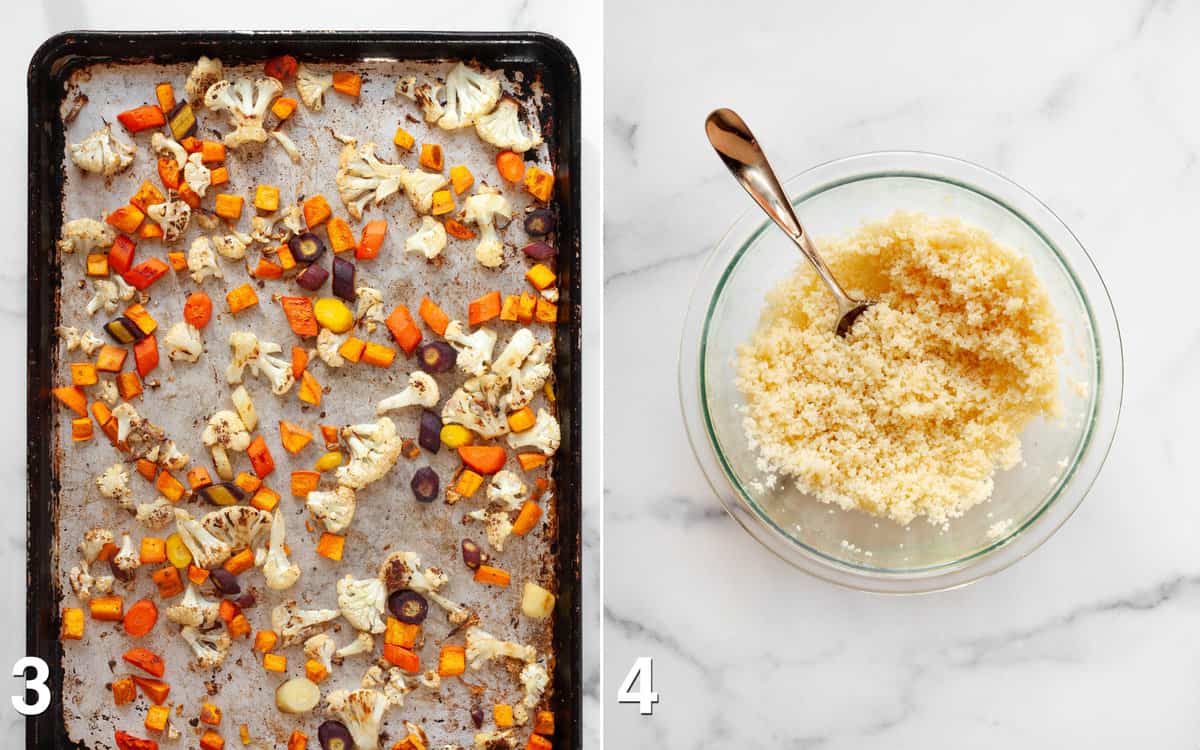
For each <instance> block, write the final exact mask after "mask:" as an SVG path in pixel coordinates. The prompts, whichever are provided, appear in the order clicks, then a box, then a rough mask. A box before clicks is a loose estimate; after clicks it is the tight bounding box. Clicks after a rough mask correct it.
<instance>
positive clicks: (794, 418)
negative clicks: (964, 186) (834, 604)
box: [737, 212, 1062, 525]
mask: <svg viewBox="0 0 1200 750" xmlns="http://www.w3.org/2000/svg"><path fill="white" fill-rule="evenodd" d="M819 247H820V250H821V253H822V256H823V257H824V258H825V260H826V262H827V263H828V264H829V266H830V268H831V269H832V270H833V272H834V274H835V276H836V277H837V278H838V279H839V280H840V281H841V282H842V284H843V286H844V287H845V288H846V289H847V290H848V291H850V293H851V294H853V295H855V296H860V297H863V298H866V299H870V300H872V301H875V302H876V304H874V305H872V306H871V307H870V308H869V309H868V310H867V312H866V313H864V314H863V316H862V317H861V318H860V319H859V320H858V322H856V323H855V324H854V327H853V328H852V329H851V331H850V332H849V334H848V335H847V336H846V338H844V339H841V338H838V337H837V336H836V335H835V334H834V332H833V329H834V319H835V316H836V307H835V305H834V304H833V300H832V298H831V297H830V296H829V294H828V292H827V291H826V290H825V289H824V287H823V286H822V285H821V283H820V281H819V280H818V279H817V276H816V274H815V273H814V272H813V270H812V269H811V267H809V266H808V264H806V263H805V264H803V265H801V267H800V268H798V269H797V271H796V272H795V273H793V274H792V275H790V276H789V277H788V278H786V279H784V280H783V281H781V282H780V283H779V284H777V285H776V286H775V287H774V288H773V289H772V290H771V291H770V292H769V293H768V295H767V305H766V309H765V310H764V311H763V314H762V318H761V321H760V323H759V327H758V329H757V331H755V333H754V334H753V336H752V337H751V339H750V340H749V341H748V342H747V343H746V344H744V345H743V346H742V347H741V348H740V349H739V354H738V360H737V386H738V389H739V390H740V391H741V393H742V394H743V396H744V398H745V400H746V406H745V421H744V427H745V431H746V436H747V438H748V439H749V441H750V444H751V446H752V448H754V449H755V450H757V452H758V454H759V464H760V467H761V468H762V469H763V470H764V471H766V472H767V473H769V474H774V475H781V476H782V477H786V478H790V479H791V480H793V481H794V482H795V484H796V486H797V487H798V488H799V489H800V490H801V491H803V492H806V493H810V494H812V495H814V496H815V497H817V498H818V499H819V500H821V501H823V502H827V503H833V504H836V505H839V506H841V507H842V508H845V509H855V508H857V509H859V510H863V511H866V512H868V513H871V514H874V515H878V516H885V517H887V518H890V519H892V520H894V521H896V522H898V523H901V524H908V523H909V522H911V521H912V520H913V519H914V518H916V517H918V516H924V517H925V518H927V519H928V520H929V521H930V522H931V523H934V524H938V525H942V524H945V523H946V522H947V521H948V520H949V519H951V518H955V517H957V516H961V515H962V514H963V513H964V512H965V511H967V510H968V509H969V508H971V507H972V506H974V505H976V504H978V503H981V502H983V501H985V500H987V499H988V498H989V497H990V496H991V493H992V483H993V475H994V474H995V472H996V470H997V469H1006V468H1011V467H1012V466H1014V465H1015V464H1016V463H1017V462H1018V461H1020V457H1021V442H1020V438H1019V435H1020V433H1021V430H1022V429H1023V428H1024V427H1025V426H1026V425H1027V424H1028V423H1029V422H1030V420H1032V419H1034V418H1035V417H1037V416H1039V415H1050V414H1053V413H1054V412H1055V411H1056V410H1057V408H1058V405H1057V402H1056V390H1057V385H1058V371H1057V365H1056V358H1057V356H1058V354H1059V352H1060V351H1061V349H1062V337H1061V333H1060V331H1059V327H1058V323H1057V320H1056V317H1055V313H1054V309H1053V307H1052V306H1051V304H1050V300H1049V297H1048V295H1047V293H1046V291H1045V289H1044V288H1043V287H1042V284H1041V282H1040V281H1039V280H1038V278H1037V277H1036V276H1035V275H1034V272H1033V266H1032V264H1031V263H1030V262H1029V260H1028V259H1027V258H1025V257H1024V256H1022V255H1020V254H1019V253H1018V252H1016V251H1015V250H1013V249H1011V248H1009V247H1006V246H1004V245H1001V244H999V243H998V242H997V241H996V240H995V239H994V238H993V237H992V236H991V235H990V234H988V233H987V232H985V231H984V230H982V229H979V228H977V227H973V226H970V225H968V224H966V223H964V222H963V221H961V220H960V219H957V218H938V217H930V216H926V215H923V214H915V213H904V212H898V213H896V214H894V215H892V216H891V217H889V218H887V219H885V220H883V221H877V222H873V223H868V224H865V225H863V226H862V227H861V228H859V229H858V230H857V231H855V232H853V233H851V234H850V235H848V236H846V237H842V238H840V239H835V240H831V241H827V242H823V243H820V245H819Z"/></svg>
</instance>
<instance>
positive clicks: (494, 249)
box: [463, 186, 512, 268]
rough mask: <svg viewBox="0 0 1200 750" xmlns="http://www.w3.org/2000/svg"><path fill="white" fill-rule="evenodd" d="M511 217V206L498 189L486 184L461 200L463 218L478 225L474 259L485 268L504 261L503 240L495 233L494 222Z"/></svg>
mask: <svg viewBox="0 0 1200 750" xmlns="http://www.w3.org/2000/svg"><path fill="white" fill-rule="evenodd" d="M497 219H500V220H502V221H504V222H507V221H509V220H511V219H512V206H511V205H509V203H508V199H507V198H505V197H504V196H503V195H501V194H500V191H498V190H495V189H494V188H489V187H487V186H484V187H481V188H480V189H479V190H478V191H477V192H476V193H475V194H474V195H472V196H471V197H470V198H467V199H466V200H465V201H463V220H464V221H467V222H470V223H472V224H474V225H475V226H477V227H479V244H478V245H476V246H475V259H476V260H477V261H479V263H480V264H481V265H483V266H484V267H486V268H496V267H497V266H499V265H500V264H501V263H503V262H504V242H503V241H501V239H500V235H499V234H497V233H496V222H497Z"/></svg>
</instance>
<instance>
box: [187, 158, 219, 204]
mask: <svg viewBox="0 0 1200 750" xmlns="http://www.w3.org/2000/svg"><path fill="white" fill-rule="evenodd" d="M183 180H184V182H186V183H187V186H188V187H190V188H191V189H192V192H194V193H195V194H196V195H198V196H200V197H201V198H203V197H204V195H205V193H207V192H208V188H209V186H210V185H212V170H211V169H209V168H208V167H206V166H204V155H203V154H201V153H200V152H198V151H197V152H196V153H194V154H192V155H191V156H189V157H188V159H187V163H186V164H184V165H183Z"/></svg>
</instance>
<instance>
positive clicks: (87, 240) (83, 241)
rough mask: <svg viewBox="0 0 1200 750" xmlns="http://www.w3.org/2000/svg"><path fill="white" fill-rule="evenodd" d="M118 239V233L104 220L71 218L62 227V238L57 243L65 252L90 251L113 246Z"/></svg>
mask: <svg viewBox="0 0 1200 750" xmlns="http://www.w3.org/2000/svg"><path fill="white" fill-rule="evenodd" d="M116 241H117V233H116V232H114V231H113V228H112V227H110V226H109V225H107V224H105V223H104V222H102V221H97V220H95V219H71V220H70V221H68V222H67V223H66V224H63V227H62V239H60V240H59V241H58V242H57V243H55V244H56V245H57V246H58V249H59V250H61V251H62V252H64V253H73V252H75V251H76V250H78V251H80V252H81V253H90V252H92V251H93V250H103V249H104V248H107V247H112V244H113V243H114V242H116Z"/></svg>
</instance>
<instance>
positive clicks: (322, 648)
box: [304, 633, 337, 672]
mask: <svg viewBox="0 0 1200 750" xmlns="http://www.w3.org/2000/svg"><path fill="white" fill-rule="evenodd" d="M336 652H337V644H336V643H334V642H333V639H332V638H330V637H329V635H328V634H326V633H317V634H316V635H314V636H313V637H312V638H309V639H308V640H307V641H305V642H304V655H305V656H307V657H308V658H309V659H312V660H313V661H316V662H318V663H319V664H320V665H321V666H323V667H325V671H326V672H332V671H333V657H334V654H335V653H336Z"/></svg>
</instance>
